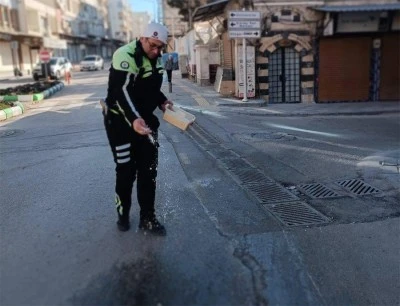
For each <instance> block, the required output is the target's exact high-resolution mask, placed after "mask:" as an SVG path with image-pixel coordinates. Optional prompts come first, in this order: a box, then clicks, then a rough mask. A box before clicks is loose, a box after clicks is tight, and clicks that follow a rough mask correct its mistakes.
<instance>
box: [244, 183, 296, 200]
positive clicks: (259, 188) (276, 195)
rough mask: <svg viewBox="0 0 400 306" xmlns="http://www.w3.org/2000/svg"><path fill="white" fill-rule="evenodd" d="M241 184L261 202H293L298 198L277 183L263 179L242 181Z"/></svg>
mask: <svg viewBox="0 0 400 306" xmlns="http://www.w3.org/2000/svg"><path fill="white" fill-rule="evenodd" d="M242 186H243V187H244V188H246V189H247V190H249V191H250V192H251V193H252V194H253V195H254V196H255V197H256V198H257V199H258V201H259V202H260V203H261V204H274V203H278V202H293V201H298V200H300V199H299V198H298V197H296V196H295V195H294V194H292V193H290V192H288V191H287V190H286V189H285V188H282V187H281V186H279V185H278V184H276V183H274V182H271V181H269V180H268V179H264V180H262V181H260V182H259V183H258V184H255V183H243V184H242Z"/></svg>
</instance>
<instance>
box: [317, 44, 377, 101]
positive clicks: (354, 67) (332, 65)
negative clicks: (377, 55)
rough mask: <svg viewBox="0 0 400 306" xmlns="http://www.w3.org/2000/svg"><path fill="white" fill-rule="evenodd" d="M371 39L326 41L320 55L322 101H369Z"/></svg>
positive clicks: (319, 84) (321, 47) (319, 98)
mask: <svg viewBox="0 0 400 306" xmlns="http://www.w3.org/2000/svg"><path fill="white" fill-rule="evenodd" d="M371 43H372V42H371V38H369V37H341V38H324V39H321V41H320V48H319V49H320V52H319V77H318V80H319V83H318V100H319V102H331V101H338V102H339V101H367V100H368V98H369V77H370V76H369V73H370V58H371Z"/></svg>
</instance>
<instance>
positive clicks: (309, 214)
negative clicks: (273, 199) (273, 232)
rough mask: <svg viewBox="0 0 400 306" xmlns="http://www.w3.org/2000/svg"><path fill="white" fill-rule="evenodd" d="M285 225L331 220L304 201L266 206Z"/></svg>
mask: <svg viewBox="0 0 400 306" xmlns="http://www.w3.org/2000/svg"><path fill="white" fill-rule="evenodd" d="M264 208H266V209H267V210H268V211H270V212H271V213H272V214H273V215H274V216H275V217H276V218H277V219H278V220H279V221H280V222H282V223H283V224H284V225H285V226H299V225H317V224H323V223H328V222H330V220H329V218H328V217H326V216H324V215H323V214H321V213H320V212H318V211H317V210H315V209H314V208H312V207H311V206H309V205H307V204H306V203H304V202H300V201H299V202H287V203H279V204H274V205H270V206H264Z"/></svg>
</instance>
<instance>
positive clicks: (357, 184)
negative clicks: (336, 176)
mask: <svg viewBox="0 0 400 306" xmlns="http://www.w3.org/2000/svg"><path fill="white" fill-rule="evenodd" d="M336 184H338V185H339V186H341V187H343V188H345V189H346V190H348V191H350V192H351V193H354V194H356V195H368V194H376V193H379V192H380V190H379V189H377V188H375V187H372V186H371V185H369V184H367V183H365V182H364V181H362V180H359V179H351V180H343V181H338V182H336Z"/></svg>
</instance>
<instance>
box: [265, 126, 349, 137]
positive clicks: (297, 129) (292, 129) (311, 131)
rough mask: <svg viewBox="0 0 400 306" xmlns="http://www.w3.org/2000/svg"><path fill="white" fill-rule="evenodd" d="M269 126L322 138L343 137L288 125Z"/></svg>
mask: <svg viewBox="0 0 400 306" xmlns="http://www.w3.org/2000/svg"><path fill="white" fill-rule="evenodd" d="M267 125H269V126H272V127H277V128H280V129H284V130H291V131H298V132H304V133H309V134H316V135H322V136H329V137H341V135H339V134H333V133H327V132H319V131H313V130H305V129H299V128H296V127H293V126H287V125H280V124H273V123H268V124H267Z"/></svg>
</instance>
